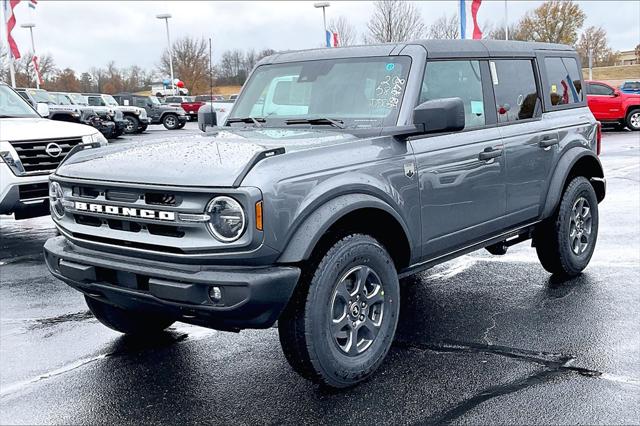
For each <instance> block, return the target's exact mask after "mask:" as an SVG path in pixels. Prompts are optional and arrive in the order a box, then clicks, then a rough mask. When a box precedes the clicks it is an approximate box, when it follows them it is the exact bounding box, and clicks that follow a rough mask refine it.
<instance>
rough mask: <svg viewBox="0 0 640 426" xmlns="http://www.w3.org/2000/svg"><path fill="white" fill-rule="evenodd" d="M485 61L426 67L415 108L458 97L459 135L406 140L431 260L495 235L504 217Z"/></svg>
mask: <svg viewBox="0 0 640 426" xmlns="http://www.w3.org/2000/svg"><path fill="white" fill-rule="evenodd" d="M489 81H490V79H489V65H488V62H487V61H483V60H477V59H455V60H441V61H429V62H428V63H427V65H426V69H425V76H424V80H423V83H422V90H421V95H420V100H419V102H420V103H422V102H425V101H428V100H433V99H441V98H451V97H459V98H461V99H462V100H463V102H464V106H465V128H464V129H463V130H462V131H460V132H455V133H448V134H435V135H424V136H420V137H416V138H414V139H412V140H411V142H410V143H411V146H412V148H413V150H414V153H415V156H416V165H417V172H418V178H419V190H420V202H421V219H422V242H423V243H422V244H423V246H422V256H423V258H433V257H437V256H439V255H441V254H445V253H447V252H451V251H453V250H456V249H459V248H462V247H464V246H466V245H470V244H472V243H473V242H476V241H479V240H482V239H484V238H486V237H487V236H488V235H491V234H493V233H495V232H496V231H497V230H499V229H500V228H501V226H502V219H503V216H504V213H505V201H506V192H505V161H504V152H503V146H502V140H501V138H500V132H499V131H498V129H497V128H496V126H495V121H496V118H495V109H494V108H493V106H492V103H491V102H489V100H488V99H489V98H488V97H487V96H486V95H487V94H488V93H490V91H491V86H490V83H489Z"/></svg>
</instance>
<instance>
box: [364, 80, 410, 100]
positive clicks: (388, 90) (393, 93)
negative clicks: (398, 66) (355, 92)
mask: <svg viewBox="0 0 640 426" xmlns="http://www.w3.org/2000/svg"><path fill="white" fill-rule="evenodd" d="M405 83H406V80H405V79H403V78H400V77H398V76H397V75H396V76H391V75H387V76H385V77H384V79H383V80H382V81H381V82H380V83H379V84H378V86H377V87H376V90H375V96H376V97H375V98H373V99H371V106H372V107H374V108H396V107H397V106H398V104H399V103H400V96H402V90H403V87H404V84H405Z"/></svg>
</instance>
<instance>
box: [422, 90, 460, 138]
mask: <svg viewBox="0 0 640 426" xmlns="http://www.w3.org/2000/svg"><path fill="white" fill-rule="evenodd" d="M464 119H465V116H464V103H463V102H462V99H460V98H444V99H433V100H430V101H426V102H423V103H421V104H420V105H418V106H417V107H415V108H414V110H413V124H415V126H416V128H417V129H418V130H419V131H421V132H423V133H440V132H457V131H459V130H462V129H464Z"/></svg>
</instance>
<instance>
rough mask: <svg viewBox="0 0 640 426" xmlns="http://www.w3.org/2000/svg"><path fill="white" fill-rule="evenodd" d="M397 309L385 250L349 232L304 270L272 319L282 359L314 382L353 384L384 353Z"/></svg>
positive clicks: (369, 371)
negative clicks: (283, 306) (277, 316)
mask: <svg viewBox="0 0 640 426" xmlns="http://www.w3.org/2000/svg"><path fill="white" fill-rule="evenodd" d="M305 277H306V278H305ZM307 280H309V281H307ZM358 283H360V284H358ZM399 308H400V289H399V285H398V275H397V273H396V269H395V265H394V263H393V260H392V259H391V257H390V256H389V254H388V253H387V251H386V250H385V249H384V247H382V245H380V243H378V242H377V241H376V240H375V239H373V238H372V237H370V236H368V235H362V234H353V235H349V236H347V237H345V238H343V239H342V240H340V241H338V242H337V243H335V244H334V245H333V247H331V248H330V249H329V250H328V251H327V252H326V254H325V255H324V256H323V257H322V260H321V261H320V263H319V264H318V265H317V267H316V268H315V269H313V270H310V271H306V272H305V274H304V275H303V278H302V279H301V282H300V284H299V286H298V288H297V289H296V293H295V294H294V296H293V298H292V300H291V302H290V303H289V305H288V306H287V308H286V309H285V312H284V313H283V314H282V316H281V317H280V319H279V320H278V330H279V336H280V343H281V345H282V349H283V351H284V354H285V357H286V359H287V361H288V362H289V364H290V365H291V366H292V367H293V369H294V370H295V371H296V372H297V373H298V374H300V375H301V376H303V377H305V378H307V379H309V380H312V381H314V382H316V383H321V384H324V385H327V386H331V387H335V388H344V387H348V386H353V385H355V384H357V383H359V382H361V381H363V380H365V379H367V378H368V377H369V376H371V375H372V374H373V372H374V371H375V370H376V369H377V368H378V367H379V366H380V364H381V363H382V361H383V360H384V358H385V356H386V355H387V352H388V351H389V348H390V347H391V343H392V342H393V338H394V335H395V330H396V325H397V323H398V313H399Z"/></svg>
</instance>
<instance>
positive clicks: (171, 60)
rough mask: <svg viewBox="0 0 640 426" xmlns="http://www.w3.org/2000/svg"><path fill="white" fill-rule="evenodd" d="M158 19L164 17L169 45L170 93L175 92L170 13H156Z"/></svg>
mask: <svg viewBox="0 0 640 426" xmlns="http://www.w3.org/2000/svg"><path fill="white" fill-rule="evenodd" d="M156 18H158V19H164V23H165V24H166V27H167V45H168V47H169V71H171V93H172V94H174V95H175V94H176V86H175V84H174V82H173V49H171V36H170V35H169V18H171V14H170V13H161V14H160V15H156Z"/></svg>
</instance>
